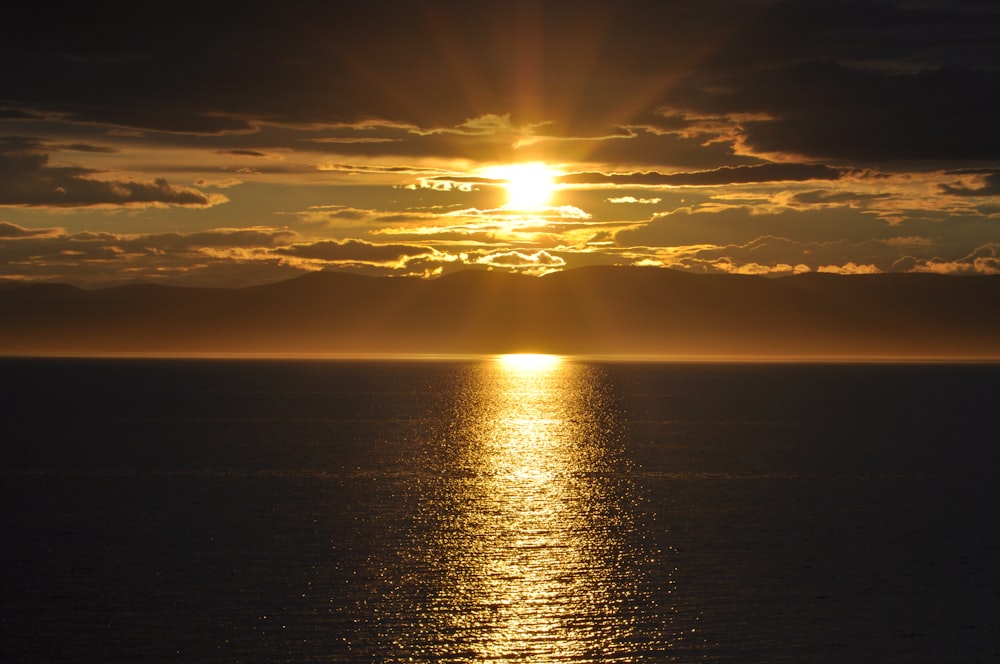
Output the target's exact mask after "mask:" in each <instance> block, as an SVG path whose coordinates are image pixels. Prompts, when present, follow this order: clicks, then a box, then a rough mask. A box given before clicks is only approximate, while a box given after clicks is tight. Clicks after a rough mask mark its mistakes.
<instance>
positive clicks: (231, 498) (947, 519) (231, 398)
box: [0, 358, 1000, 663]
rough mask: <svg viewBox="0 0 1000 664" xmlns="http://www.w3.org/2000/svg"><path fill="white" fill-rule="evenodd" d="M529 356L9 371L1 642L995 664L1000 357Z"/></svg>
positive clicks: (270, 651)
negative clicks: (679, 359) (748, 359)
mask: <svg viewBox="0 0 1000 664" xmlns="http://www.w3.org/2000/svg"><path fill="white" fill-rule="evenodd" d="M521 359H523V358H521ZM528 359H529V360H530V359H532V358H528ZM533 359H534V361H512V360H511V359H510V358H507V359H504V358H482V359H469V360H461V361H459V360H454V361H446V360H436V361H360V360H359V361H319V360H315V361H306V360H178V359H141V360H140V359H65V358H62V359H60V358H53V359H24V358H21V359H18V358H7V359H2V360H0V372H2V373H0V375H2V379H3V380H2V388H0V390H2V398H0V408H2V417H3V420H2V421H3V424H2V443H0V497H2V501H0V534H2V539H0V651H2V656H0V658H2V661H4V662H8V663H15V662H32V663H36V662H59V663H67V662H102V663H111V662H130V663H132V662H409V661H417V662H422V661H452V662H461V661H532V662H597V661H620V662H629V661H648V662H879V663H883V662H909V663H912V662H935V663H940V662H948V663H957V662H991V661H1000V519H998V512H997V510H998V508H1000V483H998V480H1000V435H998V430H1000V427H998V416H997V413H998V410H997V404H998V397H1000V365H997V364H993V365H953V364H909V365H893V364H814V365H811V364H683V363H680V364H669V363H662V364H642V363H610V362H588V361H573V360H566V359H564V360H562V361H559V360H558V359H552V358H533Z"/></svg>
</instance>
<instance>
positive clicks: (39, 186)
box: [0, 142, 228, 207]
mask: <svg viewBox="0 0 1000 664" xmlns="http://www.w3.org/2000/svg"><path fill="white" fill-rule="evenodd" d="M23 147H24V145H23V143H11V142H8V143H7V144H6V145H0V205H16V206H39V207H87V206H94V205H113V206H144V205H183V206H191V207H210V206H212V205H217V204H219V203H222V202H225V201H226V200H228V199H226V198H225V197H224V196H221V195H219V194H204V193H202V192H200V191H198V190H197V189H191V188H186V187H175V186H172V185H170V184H169V183H168V182H167V181H166V180H165V179H163V178H157V179H155V180H153V181H152V182H139V181H134V180H99V179H96V178H95V176H96V175H97V174H98V171H95V170H93V169H86V168H78V167H73V166H50V165H49V156H48V155H47V154H40V153H37V152H33V151H30V150H26V149H23ZM12 148H13V149H12Z"/></svg>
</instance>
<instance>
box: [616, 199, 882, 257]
mask: <svg viewBox="0 0 1000 664" xmlns="http://www.w3.org/2000/svg"><path fill="white" fill-rule="evenodd" d="M891 228H892V227H891V226H890V225H889V224H887V223H885V222H884V221H882V220H880V219H878V218H876V217H875V216H873V215H871V214H866V213H864V212H863V211H861V210H856V209H853V208H845V207H840V208H819V209H807V210H796V209H791V208H782V207H770V206H766V205H762V206H732V207H723V208H715V209H713V208H700V209H687V208H681V209H678V210H675V211H673V212H670V213H665V214H657V215H654V217H653V218H652V219H651V220H650V221H649V222H648V223H646V224H643V225H639V226H636V227H634V228H631V229H625V230H622V231H619V232H618V233H617V235H616V239H617V241H618V243H619V244H620V245H622V246H634V245H642V246H660V247H669V246H683V245H701V244H713V245H725V244H743V243H746V242H749V241H751V240H753V239H754V238H757V237H760V236H762V235H765V236H774V237H784V238H789V239H794V240H799V241H805V242H830V241H837V240H843V239H849V240H854V241H863V240H868V239H871V238H881V237H888V236H890V235H896V234H898V233H892V232H891V230H890V229H891Z"/></svg>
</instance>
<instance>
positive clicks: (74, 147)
mask: <svg viewBox="0 0 1000 664" xmlns="http://www.w3.org/2000/svg"><path fill="white" fill-rule="evenodd" d="M50 147H52V149H55V150H70V151H73V152H93V153H98V154H114V153H115V152H118V150H117V149H116V148H113V147H109V146H107V145H90V144H88V143H67V144H61V145H59V144H57V145H52V146H50Z"/></svg>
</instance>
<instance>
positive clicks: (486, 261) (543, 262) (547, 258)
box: [475, 249, 566, 274]
mask: <svg viewBox="0 0 1000 664" xmlns="http://www.w3.org/2000/svg"><path fill="white" fill-rule="evenodd" d="M475 262H476V263H478V264H480V265H488V266H489V267H497V268H505V269H513V270H516V271H519V272H528V273H532V274H541V273H544V272H548V271H552V270H555V269H559V268H561V267H563V266H564V265H566V261H565V259H563V258H562V257H560V256H553V255H552V254H550V253H549V252H547V251H545V250H544V249H543V250H539V251H536V252H534V253H531V254H528V253H524V252H521V251H498V252H494V253H490V254H486V255H483V256H480V257H478V258H476V259H475Z"/></svg>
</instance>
